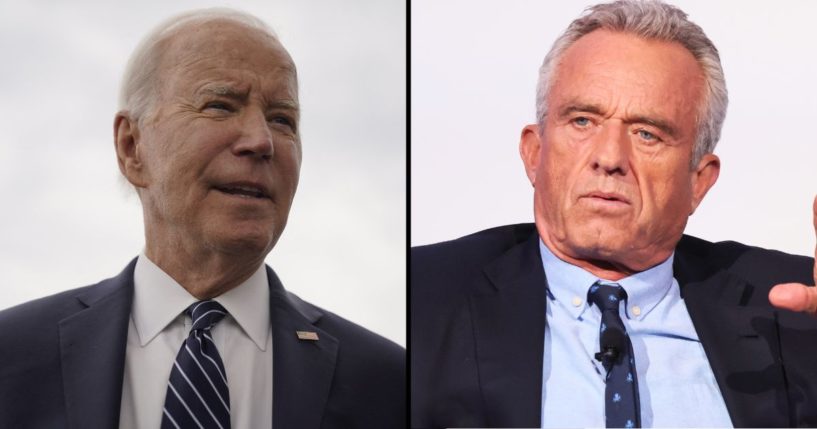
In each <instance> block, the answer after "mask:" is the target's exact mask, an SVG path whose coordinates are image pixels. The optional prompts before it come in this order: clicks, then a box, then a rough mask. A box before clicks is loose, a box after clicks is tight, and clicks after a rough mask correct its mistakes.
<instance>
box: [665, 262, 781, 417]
mask: <svg viewBox="0 0 817 429" xmlns="http://www.w3.org/2000/svg"><path fill="white" fill-rule="evenodd" d="M681 249H682V248H681V247H680V246H679V251H678V252H676V259H675V273H676V274H675V275H676V278H677V279H678V282H679V284H680V286H681V294H682V297H683V298H684V302H685V304H686V306H687V309H688V311H689V315H690V318H691V319H692V322H693V325H694V326H695V330H696V331H697V332H698V335H699V337H700V340H701V343H702V344H703V347H704V351H705V352H706V356H707V359H708V360H709V364H710V366H711V367H712V371H713V373H714V375H715V379H716V380H717V382H718V386H719V387H720V391H721V394H722V395H723V399H724V402H725V403H726V408H727V410H728V411H729V416H730V417H731V419H732V423H733V425H734V426H735V427H758V426H760V427H785V426H788V420H787V419H786V417H785V416H788V411H787V410H788V408H789V407H788V400H787V397H786V390H785V381H784V374H783V369H782V366H781V364H780V362H781V360H780V348H779V344H780V343H779V339H778V332H777V320H776V314H775V312H774V311H773V310H772V309H771V308H769V307H766V306H751V305H747V303H748V302H750V301H752V300H753V295H754V294H755V293H756V291H755V289H754V287H752V285H750V284H748V283H746V282H745V281H743V280H742V279H740V278H738V277H736V276H734V275H732V274H730V273H728V272H726V271H724V270H718V269H713V268H711V267H709V266H708V264H707V263H706V261H704V260H702V259H700V258H697V257H695V256H692V255H690V254H687V253H685V252H683V251H682V250H681ZM754 299H759V298H757V297H755V298H754ZM764 299H765V298H764Z"/></svg>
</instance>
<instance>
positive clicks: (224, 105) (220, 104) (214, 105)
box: [204, 101, 233, 112]
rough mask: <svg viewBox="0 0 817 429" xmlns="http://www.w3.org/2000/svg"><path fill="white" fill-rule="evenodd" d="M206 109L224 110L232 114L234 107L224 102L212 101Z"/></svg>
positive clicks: (206, 105)
mask: <svg viewBox="0 0 817 429" xmlns="http://www.w3.org/2000/svg"><path fill="white" fill-rule="evenodd" d="M204 108H205V109H214V110H222V111H225V112H232V111H233V107H232V106H230V105H229V104H227V103H225V102H223V101H211V102H209V103H207V104H205V105H204Z"/></svg>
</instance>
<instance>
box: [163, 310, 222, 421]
mask: <svg viewBox="0 0 817 429" xmlns="http://www.w3.org/2000/svg"><path fill="white" fill-rule="evenodd" d="M187 314H189V315H190V317H191V319H192V320H193V327H192V328H191V329H190V335H188V337H187V339H186V340H185V341H184V343H183V344H182V347H181V349H180V350H179V353H178V354H177V355H176V360H175V361H174V362H173V369H172V370H171V371H170V380H169V381H168V383H167V393H166V394H165V406H164V410H163V416H162V429H169V428H179V429H186V428H221V429H228V428H229V427H230V393H229V391H228V390H227V374H226V372H224V365H223V364H222V362H221V357H220V356H219V355H218V350H216V345H215V343H213V337H212V335H210V330H211V329H212V328H213V326H214V325H215V324H216V323H218V322H219V321H220V320H221V319H222V318H224V316H225V315H226V314H227V310H225V309H224V307H222V306H221V305H220V304H219V303H217V302H215V301H200V302H197V303H195V304H193V305H191V306H190V307H189V308H188V309H187Z"/></svg>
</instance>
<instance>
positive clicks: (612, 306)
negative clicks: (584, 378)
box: [587, 282, 641, 428]
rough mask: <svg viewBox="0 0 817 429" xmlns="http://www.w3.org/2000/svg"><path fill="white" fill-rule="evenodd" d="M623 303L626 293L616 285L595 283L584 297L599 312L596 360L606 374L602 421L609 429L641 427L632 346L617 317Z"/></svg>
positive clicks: (622, 323) (619, 317)
mask: <svg viewBox="0 0 817 429" xmlns="http://www.w3.org/2000/svg"><path fill="white" fill-rule="evenodd" d="M626 299H627V292H626V291H624V288H622V287H621V286H620V285H619V284H617V283H609V284H604V283H600V282H596V283H595V284H594V285H593V286H591V287H590V291H589V292H588V294H587V300H588V301H590V302H592V303H593V304H595V305H596V306H597V307H598V308H599V309H600V310H601V326H600V328H599V350H600V351H599V353H597V354H596V359H598V360H600V361H601V362H602V365H604V369H605V370H606V371H607V375H606V378H605V388H604V419H605V424H606V426H607V427H608V428H633V427H635V428H640V427H641V410H640V404H639V400H638V380H637V378H636V371H635V360H634V359H633V345H632V343H631V342H630V337H629V336H628V335H627V330H626V329H625V327H624V322H623V321H622V320H621V316H620V315H619V304H620V303H621V302H622V301H625V300H626Z"/></svg>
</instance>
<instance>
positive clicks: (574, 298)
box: [572, 296, 582, 307]
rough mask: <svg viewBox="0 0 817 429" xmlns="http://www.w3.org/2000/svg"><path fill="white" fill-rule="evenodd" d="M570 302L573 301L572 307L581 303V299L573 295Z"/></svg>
mask: <svg viewBox="0 0 817 429" xmlns="http://www.w3.org/2000/svg"><path fill="white" fill-rule="evenodd" d="M572 302H573V306H574V307H578V306H580V305H582V299H581V298H579V297H578V296H574V297H573V301H572Z"/></svg>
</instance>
